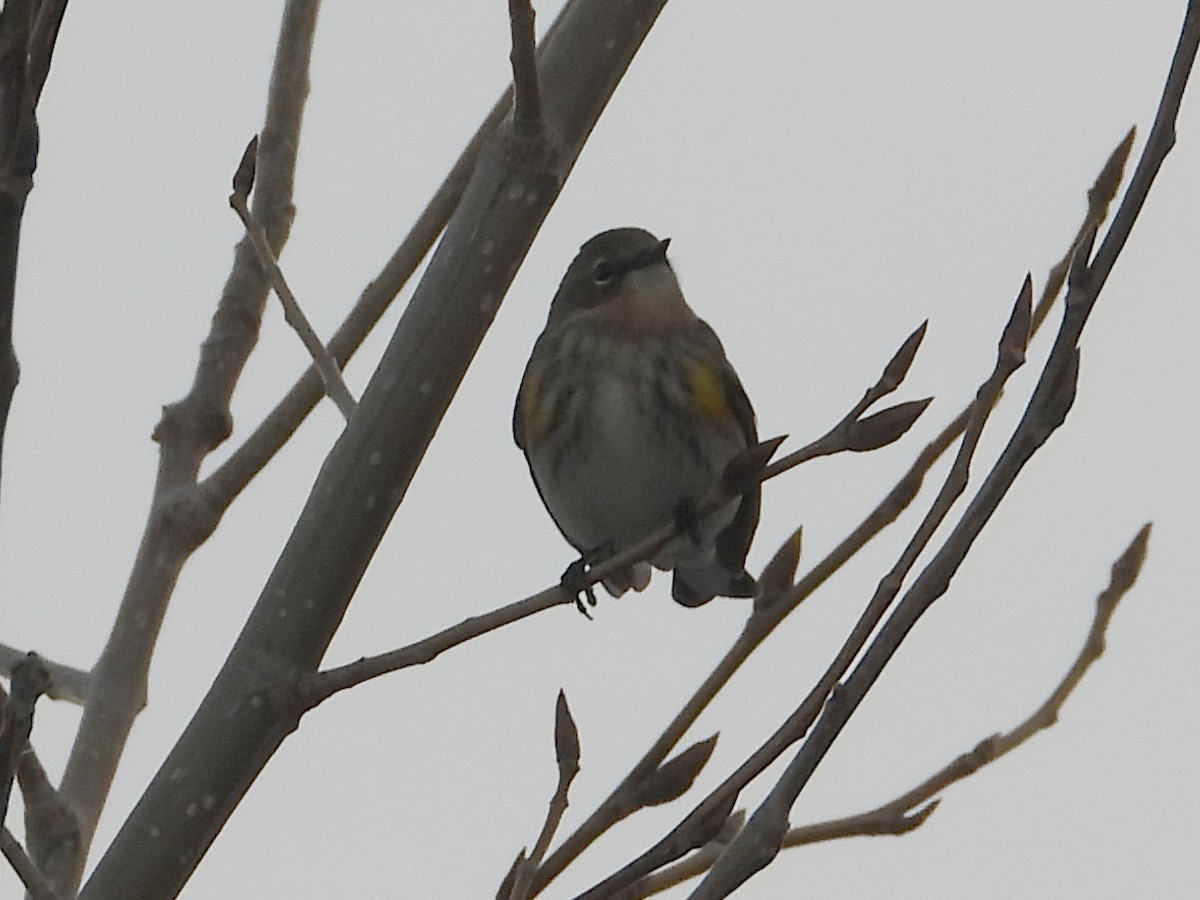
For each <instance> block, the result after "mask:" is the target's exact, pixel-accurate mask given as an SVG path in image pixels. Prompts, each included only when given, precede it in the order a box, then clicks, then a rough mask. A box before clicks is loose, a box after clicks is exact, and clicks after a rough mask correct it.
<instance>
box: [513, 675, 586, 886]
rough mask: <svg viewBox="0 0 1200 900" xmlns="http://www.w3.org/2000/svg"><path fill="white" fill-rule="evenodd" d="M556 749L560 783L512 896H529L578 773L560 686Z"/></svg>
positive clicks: (574, 737)
mask: <svg viewBox="0 0 1200 900" xmlns="http://www.w3.org/2000/svg"><path fill="white" fill-rule="evenodd" d="M554 751H555V757H556V760H557V762H558V784H557V786H556V787H555V789H554V796H552V797H551V798H550V803H549V805H548V806H547V809H546V818H545V821H544V822H543V823H542V830H541V832H540V833H539V834H538V838H537V841H536V842H535V843H534V845H533V850H532V851H531V852H530V853H529V855H528V856H527V857H523V858H522V860H521V863H520V866H519V868H518V870H517V875H516V878H515V880H514V881H515V883H514V884H513V888H512V891H511V892H510V894H509V900H525V898H527V897H528V896H529V890H530V888H531V887H532V885H533V877H534V875H536V874H537V870H538V866H540V865H541V864H542V859H543V858H545V856H546V851H547V850H548V849H549V848H550V842H551V841H552V840H553V839H554V834H555V832H557V831H558V826H559V824H560V823H561V822H562V818H563V815H564V814H565V813H566V811H567V798H568V795H569V793H570V790H571V782H573V781H574V780H575V776H576V775H578V774H579V730H578V728H576V726H575V719H574V718H573V717H572V715H571V709H570V707H569V706H568V705H567V695H566V694H565V693H563V692H562V691H561V690H560V691H559V692H558V702H557V704H556V706H555V713H554Z"/></svg>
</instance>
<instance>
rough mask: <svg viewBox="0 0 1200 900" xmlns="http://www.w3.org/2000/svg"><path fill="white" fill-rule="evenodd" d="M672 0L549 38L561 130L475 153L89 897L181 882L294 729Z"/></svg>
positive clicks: (543, 64) (546, 55) (631, 7)
mask: <svg viewBox="0 0 1200 900" xmlns="http://www.w3.org/2000/svg"><path fill="white" fill-rule="evenodd" d="M661 5H662V4H661V2H650V0H644V2H641V3H630V4H626V5H623V6H622V7H620V8H619V9H615V8H614V7H613V6H612V5H611V4H609V3H608V2H606V0H598V2H590V3H578V4H577V5H573V6H572V8H571V9H570V10H569V11H568V13H567V14H566V16H565V17H564V20H563V24H562V26H561V27H560V29H559V30H558V32H557V33H556V34H555V36H554V37H553V38H552V39H551V40H550V41H549V42H548V43H547V44H546V46H545V47H544V49H543V52H542V54H541V56H540V59H539V71H540V74H541V80H542V84H543V86H544V94H543V97H542V102H543V109H542V114H543V117H544V118H545V120H546V122H547V124H548V126H549V127H548V128H547V129H546V130H547V132H549V133H552V134H554V135H556V136H557V137H558V138H559V139H560V140H561V144H560V145H558V146H555V147H548V146H546V145H545V144H544V143H536V144H532V145H531V144H529V143H528V142H525V143H522V142H521V141H520V140H519V139H517V138H515V137H514V136H513V135H511V133H507V132H504V133H502V134H501V135H500V136H499V139H498V140H496V141H495V142H493V143H492V144H491V146H490V147H489V148H488V149H487V150H486V151H485V153H484V154H483V155H482V156H481V158H480V161H479V165H478V166H477V168H476V171H475V174H474V176H473V177H472V179H471V182H470V184H469V185H468V187H467V190H466V192H465V193H464V195H463V199H462V202H461V204H460V205H459V208H458V209H457V211H456V212H455V214H454V216H453V218H452V219H451V221H450V224H449V225H448V227H447V230H446V234H445V236H444V237H443V239H442V242H441V244H440V246H439V247H438V249H437V251H436V252H435V253H434V256H433V258H432V260H431V261H430V264H429V267H428V269H427V271H426V273H425V275H424V277H423V279H422V281H421V284H420V285H419V286H418V287H417V290H416V292H415V294H414V296H413V298H412V300H411V301H410V302H409V304H408V306H407V308H406V309H405V312H404V315H403V316H402V317H401V319H400V322H399V324H398V325H397V329H396V332H395V334H394V335H393V337H392V340H391V342H390V343H389V345H388V347H387V349H386V350H385V352H384V354H383V357H382V360H381V362H380V364H379V367H378V369H377V370H376V372H375V374H374V376H373V377H372V378H371V381H370V383H369V384H368V386H367V388H366V391H365V392H364V393H363V396H362V399H361V402H360V404H359V407H358V410H357V412H356V413H355V416H354V418H353V419H352V420H351V422H350V423H349V424H348V425H347V427H346V430H345V431H344V432H343V434H342V435H341V437H340V438H339V440H338V441H337V443H336V444H335V445H334V448H333V450H332V451H331V453H330V455H329V457H328V459H327V460H326V462H325V465H324V466H323V467H322V469H321V472H320V474H319V476H318V478H317V482H316V484H315V485H314V486H313V490H312V493H311V495H310V496H309V499H308V502H307V504H306V506H305V509H304V511H303V512H302V513H301V515H300V518H299V520H298V522H297V525H296V528H295V530H294V531H293V532H292V535H291V537H290V538H289V540H288V543H287V546H286V547H285V549H284V551H283V554H282V556H281V557H280V559H279V562H278V563H277V564H276V567H275V570H274V571H273V572H272V574H271V577H270V579H269V580H268V582H267V584H266V586H265V587H264V589H263V593H262V595H261V596H260V598H259V601H258V603H257V604H256V606H255V609H254V611H253V612H252V613H251V616H250V618H249V620H248V621H247V623H246V626H245V628H244V629H243V631H242V634H241V636H240V637H239V639H238V641H237V643H236V644H235V646H234V648H233V651H232V652H231V654H230V656H229V659H228V660H227V662H226V664H225V666H224V667H223V668H222V670H221V672H220V673H219V674H218V676H217V679H216V681H215V682H214V684H213V687H212V689H211V690H210V692H209V694H208V696H207V697H206V698H205V700H204V702H203V703H202V704H201V706H200V708H199V709H198V710H197V712H196V714H195V716H194V717H193V718H192V721H191V723H190V724H189V725H188V728H187V730H186V731H185V732H184V734H183V736H182V737H181V738H180V740H179V742H178V743H177V744H176V746H175V748H174V750H173V751H172V752H171V754H170V756H169V757H168V758H167V760H166V761H165V762H164V764H163V766H162V768H161V769H160V771H159V773H158V775H156V776H155V778H154V780H153V782H152V783H151V784H150V786H149V788H148V789H147V790H146V792H145V794H144V795H143V797H142V799H141V801H140V802H139V804H138V805H137V807H136V808H135V809H134V811H133V813H132V814H131V816H130V818H129V819H128V821H126V823H125V824H124V826H123V827H122V829H121V831H120V833H119V834H118V835H117V837H116V839H115V840H114V842H113V845H112V847H111V848H110V849H109V851H108V852H107V853H106V854H105V856H104V857H103V858H102V859H101V860H100V861H99V863H98V865H97V867H96V870H95V872H94V873H93V875H92V877H91V879H90V880H89V882H88V884H87V886H86V887H85V888H84V891H83V893H82V894H81V896H82V897H85V898H93V900H94V898H102V897H103V898H116V897H122V898H124V897H130V896H137V897H148V896H153V897H170V896H174V895H175V894H176V893H177V892H178V891H179V890H180V889H181V888H182V887H183V885H184V883H185V882H186V880H187V878H188V876H189V875H190V874H191V871H192V869H193V868H194V867H195V865H196V863H197V862H198V861H199V859H200V858H201V856H202V855H203V854H204V852H205V851H206V850H207V848H208V846H209V844H210V843H211V841H212V840H213V838H214V837H215V836H216V834H217V832H218V831H219V830H220V829H221V827H222V826H223V824H224V822H225V821H226V819H227V818H228V816H229V815H230V814H231V812H232V811H233V809H234V808H235V806H236V805H237V803H238V802H239V801H240V799H241V797H242V795H243V794H244V792H245V791H246V790H247V788H248V787H249V785H250V784H251V782H252V781H253V779H254V776H255V775H256V774H257V772H258V771H259V770H260V769H261V767H262V766H264V765H265V764H266V763H267V761H268V760H269V759H270V758H271V756H272V754H273V753H274V751H275V749H276V748H277V747H278V746H279V744H280V743H281V742H282V740H283V739H284V738H285V737H286V736H287V735H288V734H289V733H290V731H291V730H292V729H293V728H294V727H295V725H296V721H297V716H298V715H299V711H300V706H299V704H298V703H297V700H296V697H295V695H294V690H295V680H294V679H295V676H296V675H297V674H301V673H306V672H311V671H313V670H315V668H316V666H317V664H318V663H319V662H320V660H321V657H322V656H323V654H324V652H325V649H326V647H327V646H328V644H329V641H330V640H331V638H332V636H333V633H334V631H335V630H336V628H337V626H338V623H339V622H340V621H341V618H342V616H343V614H344V612H345V609H346V606H347V604H348V603H349V601H350V598H351V596H352V595H353V592H354V590H355V588H356V586H357V584H358V581H359V579H360V578H361V576H362V573H363V571H364V570H365V568H366V566H367V564H368V562H369V561H370V558H371V556H372V554H373V553H374V550H375V547H376V546H377V545H378V542H379V540H380V539H381V537H382V535H383V532H384V530H385V529H386V527H387V525H388V523H389V522H390V521H391V518H392V515H393V514H394V513H395V510H396V508H397V507H398V505H399V504H400V502H401V500H402V499H403V497H404V495H405V492H406V491H407V488H408V485H409V483H410V481H411V479H412V477H413V475H414V473H415V471H416V468H417V466H418V465H419V463H420V461H421V459H422V457H423V455H424V453H425V450H426V448H427V447H428V445H429V442H430V440H431V439H432V437H433V434H434V432H435V430H436V428H437V425H438V423H439V422H440V421H441V418H442V415H443V414H444V412H445V410H446V408H447V406H448V405H449V403H450V401H451V399H452V398H453V396H454V393H455V391H456V390H457V387H458V384H459V383H460V381H461V379H462V377H463V375H464V373H465V371H466V367H467V365H468V364H469V362H470V361H471V358H472V357H473V355H474V353H475V350H476V348H477V347H478V346H479V342H480V341H481V340H482V338H483V335H484V333H485V332H486V330H487V327H488V326H489V325H490V323H491V321H492V319H493V317H494V316H495V313H496V311H497V309H498V307H499V304H500V301H501V299H502V298H503V296H504V291H505V290H506V288H507V286H508V284H509V283H510V282H511V279H512V277H513V276H514V274H515V272H516V269H517V266H518V265H519V264H520V262H521V260H522V259H523V257H524V254H525V253H526V251H527V249H528V247H529V244H530V242H531V241H532V239H533V236H534V234H535V233H536V232H537V229H538V227H539V226H540V224H541V222H542V220H543V219H544V217H545V215H546V214H547V212H548V211H549V209H550V206H551V204H552V203H553V202H554V200H555V198H556V197H557V195H558V192H559V190H560V189H561V185H562V182H563V180H564V178H565V176H566V174H567V172H568V171H569V170H570V168H571V166H572V164H573V163H574V160H575V159H576V157H577V156H578V154H579V151H580V150H581V148H582V146H583V142H584V140H585V139H586V137H587V136H588V134H589V133H590V132H591V129H592V127H593V125H594V124H595V121H596V119H597V118H598V117H599V115H600V112H601V111H602V110H603V108H604V105H605V104H606V102H607V100H608V98H609V97H610V96H611V94H612V91H613V89H614V88H615V86H616V84H617V82H618V81H619V79H620V77H621V76H622V75H623V74H624V71H625V68H626V67H627V66H628V64H629V61H630V60H631V59H632V57H633V54H634V52H635V51H636V50H637V48H638V47H639V46H640V44H641V42H642V40H643V38H644V37H645V35H646V33H647V31H648V30H649V28H650V26H651V25H652V24H653V22H654V20H655V18H656V15H657V13H658V11H659V9H660V8H661ZM201 801H203V802H201ZM189 809H199V810H200V812H199V814H195V815H187V814H186V812H187V810H189ZM151 826H154V827H156V828H157V829H158V831H157V833H158V840H157V842H156V852H155V853H154V854H153V857H152V858H150V859H147V858H146V855H145V854H143V853H141V852H140V848H142V847H143V846H144V841H145V837H144V836H145V834H146V833H147V829H148V828H149V827H151Z"/></svg>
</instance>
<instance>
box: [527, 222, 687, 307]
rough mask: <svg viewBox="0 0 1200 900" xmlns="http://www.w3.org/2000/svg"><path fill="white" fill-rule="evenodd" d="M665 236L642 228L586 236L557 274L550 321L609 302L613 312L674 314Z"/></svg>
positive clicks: (676, 294)
mask: <svg viewBox="0 0 1200 900" xmlns="http://www.w3.org/2000/svg"><path fill="white" fill-rule="evenodd" d="M670 243H671V240H670V238H667V239H666V240H662V241H660V240H659V239H658V238H656V237H655V236H654V235H652V234H651V233H650V232H648V231H646V230H645V229H642V228H613V229H612V230H610V231H603V232H601V233H600V234H598V235H596V236H595V237H594V238H592V239H591V240H589V241H588V242H587V243H586V244H584V245H583V246H582V247H581V248H580V249H579V253H578V254H576V256H575V259H574V260H572V261H571V265H570V267H569V268H568V269H567V274H566V275H564V276H563V280H562V283H561V284H560V285H559V287H558V292H557V293H556V294H555V295H554V302H553V303H552V304H551V306H550V321H551V322H555V321H556V320H559V319H561V318H563V317H566V316H569V315H571V314H573V313H578V312H581V311H584V310H596V309H599V308H602V307H611V309H610V310H609V311H610V312H611V313H612V314H613V315H616V314H618V313H622V314H623V315H625V316H628V315H629V314H630V313H631V311H632V310H634V309H636V310H637V312H636V313H634V315H635V318H638V319H641V318H643V316H644V315H647V314H650V315H651V316H652V317H655V318H656V317H657V316H654V315H653V314H654V313H655V312H668V311H670V312H672V313H673V314H675V315H677V314H678V313H679V311H680V310H679V307H680V306H681V305H682V306H683V307H684V308H686V304H683V295H682V294H681V293H680V291H679V284H678V282H676V280H675V275H674V273H673V272H672V271H671V265H670V263H668V262H667V246H668V245H669V244H670Z"/></svg>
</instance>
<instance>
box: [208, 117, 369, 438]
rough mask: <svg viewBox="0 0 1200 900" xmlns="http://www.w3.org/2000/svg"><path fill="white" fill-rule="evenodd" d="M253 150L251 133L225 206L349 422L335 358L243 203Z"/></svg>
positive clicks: (348, 399) (351, 403)
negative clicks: (243, 231) (231, 210)
mask: <svg viewBox="0 0 1200 900" xmlns="http://www.w3.org/2000/svg"><path fill="white" fill-rule="evenodd" d="M257 152H258V137H257V136H255V137H254V138H251V140H250V143H249V144H247V145H246V152H245V154H243V156H242V162H241V164H240V165H239V166H238V175H235V176H234V180H233V193H231V194H230V195H229V205H230V206H232V207H233V208H234V210H235V211H236V212H237V214H238V217H239V218H241V220H242V224H243V225H244V226H246V236H247V237H248V238H250V243H251V244H253V245H254V252H255V253H257V254H258V261H259V264H260V265H261V266H262V267H263V272H265V273H266V276H267V279H268V280H269V281H270V282H271V287H272V288H274V289H275V295H276V296H277V297H279V302H280V303H281V304H282V305H283V317H284V320H285V321H286V322H287V323H288V324H289V325H291V326H292V330H293V331H295V332H296V334H298V335H299V336H300V340H301V342H303V344H304V347H305V349H307V350H308V353H309V356H311V357H312V361H313V365H314V366H316V368H317V373H318V374H319V375H320V376H321V383H322V384H323V385H325V393H326V394H327V395H328V396H329V399H330V400H332V401H333V402H334V403H335V404H336V405H337V408H338V410H339V411H340V412H341V414H342V418H344V419H345V420H346V421H347V422H348V421H350V417H351V416H352V415H354V408H355V407H356V406H357V405H358V404H357V403H356V402H355V400H354V396H353V395H352V394H351V393H350V388H348V387H347V386H346V382H345V380H344V379H343V378H342V370H341V369H339V368H338V364H337V360H335V359H334V358H333V355H332V354H331V353H330V352H329V348H327V347H326V346H325V345H324V344H323V343H322V342H321V339H320V338H319V337H317V333H316V331H314V330H313V327H312V323H311V322H309V321H308V316H306V315H305V314H304V310H303V309H301V308H300V301H298V300H297V299H296V295H295V294H294V293H292V288H291V286H290V285H289V284H288V283H287V278H285V277H284V274H283V270H282V269H280V268H279V261H278V260H277V259H276V258H275V254H274V253H273V252H272V251H271V244H270V242H269V241H268V240H267V230H266V229H265V228H264V227H263V225H262V223H261V222H260V221H258V219H256V218H255V217H254V214H253V213H252V212H250V207H249V206H248V205H247V204H246V201H247V199H248V198H249V196H250V189H251V187H252V185H253V183H254V168H255V156H256V154H257ZM247 172H248V173H249V174H248V176H244V177H238V176H239V175H243V173H247Z"/></svg>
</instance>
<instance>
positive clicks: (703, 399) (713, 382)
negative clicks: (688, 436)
mask: <svg viewBox="0 0 1200 900" xmlns="http://www.w3.org/2000/svg"><path fill="white" fill-rule="evenodd" d="M686 372H687V386H688V396H689V398H690V399H691V403H692V409H693V410H695V411H696V412H697V413H699V414H700V415H701V416H702V417H704V418H706V419H711V420H714V421H727V420H728V419H730V418H731V417H732V416H733V412H732V410H730V408H729V398H728V397H727V396H726V394H725V384H724V381H723V380H722V378H721V373H720V371H719V370H718V369H717V368H715V367H714V366H711V365H708V364H707V363H704V362H701V361H700V360H697V359H689V360H688V361H687V369H686Z"/></svg>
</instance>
